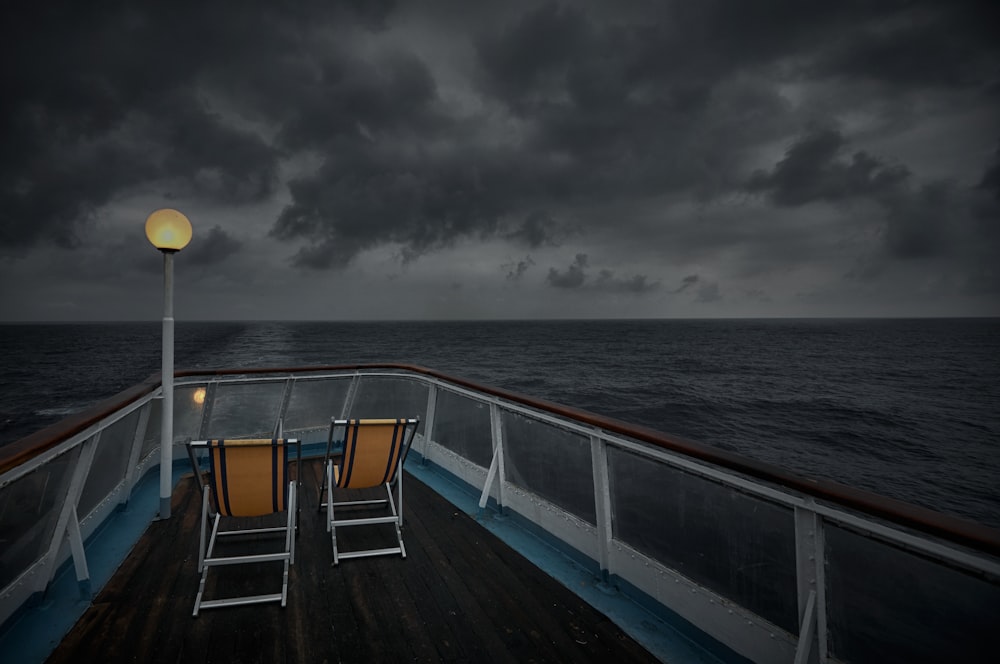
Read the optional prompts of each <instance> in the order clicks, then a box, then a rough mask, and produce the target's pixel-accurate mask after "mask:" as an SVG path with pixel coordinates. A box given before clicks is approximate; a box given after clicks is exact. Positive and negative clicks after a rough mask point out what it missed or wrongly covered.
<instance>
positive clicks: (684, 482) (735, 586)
mask: <svg viewBox="0 0 1000 664" xmlns="http://www.w3.org/2000/svg"><path fill="white" fill-rule="evenodd" d="M608 470H609V474H610V482H611V511H612V528H613V531H614V536H615V538H616V539H619V540H621V541H623V542H625V543H627V544H629V545H630V546H632V547H634V548H636V549H638V550H639V551H642V552H643V553H646V554H648V555H650V556H652V557H653V558H655V559H657V560H659V561H660V562H662V563H663V564H664V565H666V566H667V567H669V568H671V569H675V570H677V571H678V572H680V573H681V574H683V575H684V576H686V577H688V578H689V579H691V580H693V581H695V582H697V583H700V584H702V585H704V586H706V587H707V588H710V589H711V590H714V591H715V592H717V593H719V594H720V595H722V596H724V597H728V598H729V599H732V600H733V601H735V602H736V603H738V604H740V605H742V606H744V607H746V608H748V609H750V610H751V611H753V612H754V613H756V614H758V615H760V616H763V617H764V618H766V619H768V620H770V621H771V622H773V623H775V624H776V625H778V626H779V627H782V628H784V629H786V630H788V631H789V632H791V633H793V634H795V633H798V617H797V616H798V606H797V602H798V600H797V593H796V585H795V523H794V515H793V513H792V510H791V509H790V508H787V507H783V506H780V505H775V504H772V503H768V502H765V501H763V500H760V499H758V498H755V497H752V496H748V495H745V494H743V493H740V492H738V491H736V490H734V489H732V488H730V487H726V486H723V485H721V484H719V483H717V482H713V481H711V480H708V479H705V478H703V477H699V476H697V475H692V474H690V473H686V472H684V471H681V470H678V469H676V468H672V467H670V466H667V465H666V464H663V463H660V462H657V461H654V460H652V459H648V458H646V457H642V456H640V455H638V454H634V453H632V452H626V451H624V450H621V449H617V448H609V449H608Z"/></svg>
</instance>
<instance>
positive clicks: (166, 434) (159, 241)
mask: <svg viewBox="0 0 1000 664" xmlns="http://www.w3.org/2000/svg"><path fill="white" fill-rule="evenodd" d="M146 237H147V238H149V241H150V243H151V244H152V245H153V246H154V247H156V248H157V249H159V250H160V251H162V252H163V354H162V365H161V369H160V382H161V385H162V387H163V390H162V391H163V413H162V417H161V418H160V419H161V422H160V518H161V519H169V518H170V494H171V493H172V491H173V446H174V254H176V253H177V252H178V251H180V250H181V249H183V248H184V247H186V246H187V245H188V242H190V241H191V222H190V221H188V218H187V217H185V216H184V215H183V214H181V213H180V212H178V211H177V210H171V209H169V208H165V209H162V210H157V211H156V212H154V213H152V214H151V215H149V216H148V217H147V218H146Z"/></svg>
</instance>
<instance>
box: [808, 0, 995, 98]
mask: <svg viewBox="0 0 1000 664" xmlns="http://www.w3.org/2000/svg"><path fill="white" fill-rule="evenodd" d="M871 4H878V3H871ZM882 4H883V5H886V4H887V3H882ZM908 4H909V5H910V6H906V7H904V6H902V5H900V6H899V9H903V10H904V11H900V12H898V13H895V14H891V13H890V14H887V15H885V16H884V17H883V18H882V20H872V21H870V22H868V23H866V24H864V25H863V26H862V27H861V28H860V29H856V30H853V31H851V32H850V33H847V34H846V35H845V38H844V39H841V40H836V41H831V42H830V44H831V45H830V47H829V48H826V49H823V50H821V51H820V52H819V53H818V55H817V56H816V57H815V58H814V60H813V63H812V64H811V66H810V67H809V68H808V73H809V75H810V76H820V77H823V76H834V77H843V78H847V79H853V80H871V81H877V82H879V83H881V84H887V85H891V86H894V87H897V88H904V89H921V88H926V87H946V88H951V87H956V88H957V87H972V88H979V87H981V86H982V85H983V82H984V81H989V80H991V79H992V78H994V77H995V75H996V60H997V56H998V53H1000V42H998V41H997V39H996V29H995V27H994V26H996V25H997V24H998V22H1000V15H998V12H997V9H996V5H995V3H988V2H978V1H973V2H948V3H932V2H924V3H908ZM876 18H877V17H876Z"/></svg>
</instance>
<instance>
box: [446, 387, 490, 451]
mask: <svg viewBox="0 0 1000 664" xmlns="http://www.w3.org/2000/svg"><path fill="white" fill-rule="evenodd" d="M434 420H435V421H434V441H435V442H437V443H440V444H441V445H444V446H445V447H447V448H448V449H449V450H451V451H453V452H455V453H457V454H460V455H461V456H463V457H465V458H466V459H469V460H470V461H472V462H473V463H476V464H478V465H480V466H482V467H483V468H489V467H490V461H492V459H493V436H492V434H491V433H490V407H489V405H488V404H484V403H482V402H480V401H475V400H473V399H469V398H467V397H463V396H461V395H458V394H455V393H454V392H448V391H447V390H438V393H437V406H436V408H435V411H434Z"/></svg>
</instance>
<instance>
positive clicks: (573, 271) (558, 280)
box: [546, 254, 587, 288]
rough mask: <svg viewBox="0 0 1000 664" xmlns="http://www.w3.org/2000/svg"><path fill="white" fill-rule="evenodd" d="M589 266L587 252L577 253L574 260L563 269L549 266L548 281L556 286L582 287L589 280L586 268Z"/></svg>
mask: <svg viewBox="0 0 1000 664" xmlns="http://www.w3.org/2000/svg"><path fill="white" fill-rule="evenodd" d="M586 268H587V254H577V255H576V258H574V259H573V262H572V263H571V264H570V265H569V267H567V268H566V269H565V270H563V271H561V272H560V271H559V270H557V269H555V268H554V267H550V268H549V274H548V276H547V277H546V281H548V282H549V285H551V286H554V287H555V288H580V287H581V286H583V283H584V282H585V281H586V280H587V275H586V274H585V272H584V270H585V269H586Z"/></svg>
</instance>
